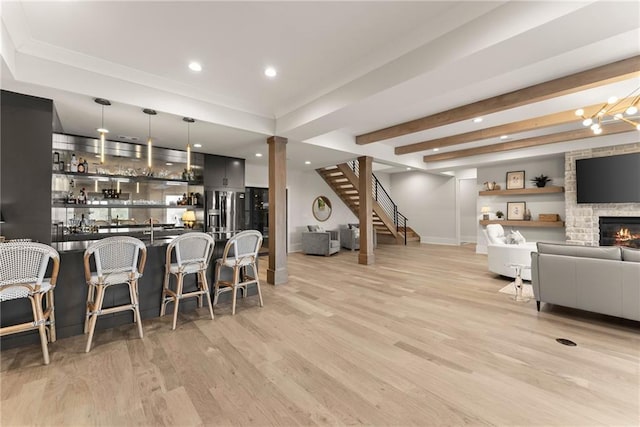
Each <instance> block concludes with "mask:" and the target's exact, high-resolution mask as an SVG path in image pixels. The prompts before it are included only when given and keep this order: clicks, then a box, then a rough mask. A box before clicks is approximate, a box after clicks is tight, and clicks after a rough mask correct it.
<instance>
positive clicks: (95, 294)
mask: <svg viewBox="0 0 640 427" xmlns="http://www.w3.org/2000/svg"><path fill="white" fill-rule="evenodd" d="M92 256H93V259H94V261H95V267H96V271H95V272H92V271H91V266H90V259H91V257H92ZM146 260H147V247H146V246H145V245H144V243H142V242H141V241H140V240H138V239H136V238H135V237H129V236H122V237H119V236H118V237H107V238H106V239H102V240H100V241H98V242H95V243H93V244H91V245H90V246H89V247H88V248H87V250H86V251H85V252H84V274H85V278H86V281H87V285H88V286H89V291H88V293H87V314H86V317H85V321H84V333H85V334H86V333H87V332H89V339H88V340H87V347H86V349H85V351H86V352H87V353H88V352H89V350H91V341H92V340H93V332H94V331H95V328H96V321H97V319H98V316H100V315H101V314H109V313H116V312H119V311H126V310H131V311H133V321H134V322H135V323H137V324H138V332H139V334H140V338H142V319H141V318H140V309H139V304H138V279H139V278H140V277H142V272H143V270H144V264H145V262H146ZM117 284H126V285H127V286H129V296H130V299H131V303H130V304H125V305H119V306H115V307H109V308H106V309H103V308H102V303H103V302H104V293H105V291H106V290H107V288H108V287H110V286H113V285H117Z"/></svg>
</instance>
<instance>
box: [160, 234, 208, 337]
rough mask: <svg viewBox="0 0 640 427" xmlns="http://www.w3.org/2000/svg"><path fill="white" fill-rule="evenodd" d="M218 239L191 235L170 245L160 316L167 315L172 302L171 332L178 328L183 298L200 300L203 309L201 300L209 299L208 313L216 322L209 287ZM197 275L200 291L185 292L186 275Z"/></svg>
mask: <svg viewBox="0 0 640 427" xmlns="http://www.w3.org/2000/svg"><path fill="white" fill-rule="evenodd" d="M215 243H216V242H215V240H214V239H213V237H211V236H210V235H208V234H207V233H200V232H191V233H185V234H182V235H180V236H178V237H176V238H175V239H173V241H172V242H171V243H169V246H167V259H166V263H165V267H164V286H163V289H162V306H161V307H160V316H164V314H165V311H166V308H167V304H168V303H170V302H171V301H173V303H174V305H173V325H172V327H171V329H173V330H175V329H176V322H177V320H178V305H179V303H180V300H181V299H184V298H191V297H197V298H198V307H202V297H203V296H204V297H205V298H206V299H207V304H208V305H209V313H210V314H211V319H213V307H212V306H211V296H210V295H209V285H208V283H207V268H208V267H209V261H211V255H213V248H214V246H215ZM174 251H175V259H176V262H171V261H172V253H173V252H174ZM187 274H195V275H196V281H197V284H198V289H197V290H195V291H192V292H187V293H184V292H183V288H182V287H183V284H184V276H186V275H187ZM170 275H174V276H175V277H176V288H175V290H172V289H171V277H170Z"/></svg>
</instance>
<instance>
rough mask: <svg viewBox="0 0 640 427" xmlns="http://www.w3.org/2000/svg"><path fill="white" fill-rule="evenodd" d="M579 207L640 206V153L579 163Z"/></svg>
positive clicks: (577, 176) (577, 165)
mask: <svg viewBox="0 0 640 427" xmlns="http://www.w3.org/2000/svg"><path fill="white" fill-rule="evenodd" d="M576 186H577V192H578V203H640V153H632V154H622V155H619V156H608V157H596V158H592V159H580V160H576Z"/></svg>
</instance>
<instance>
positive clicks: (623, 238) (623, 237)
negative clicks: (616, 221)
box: [616, 227, 640, 242]
mask: <svg viewBox="0 0 640 427" xmlns="http://www.w3.org/2000/svg"><path fill="white" fill-rule="evenodd" d="M635 239H640V234H633V233H632V232H631V230H629V229H628V228H622V227H621V228H620V230H618V231H617V232H616V241H619V242H628V241H629V240H635Z"/></svg>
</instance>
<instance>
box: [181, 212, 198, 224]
mask: <svg viewBox="0 0 640 427" xmlns="http://www.w3.org/2000/svg"><path fill="white" fill-rule="evenodd" d="M182 222H183V223H184V225H185V226H187V227H188V228H193V224H195V222H196V213H195V212H194V211H184V213H183V214H182Z"/></svg>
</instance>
